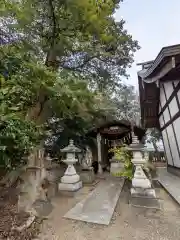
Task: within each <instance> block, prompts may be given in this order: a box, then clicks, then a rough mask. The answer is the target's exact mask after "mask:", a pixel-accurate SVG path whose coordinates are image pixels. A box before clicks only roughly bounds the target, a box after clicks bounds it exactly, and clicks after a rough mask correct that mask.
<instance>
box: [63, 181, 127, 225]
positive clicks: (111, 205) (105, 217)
mask: <svg viewBox="0 0 180 240" xmlns="http://www.w3.org/2000/svg"><path fill="white" fill-rule="evenodd" d="M123 184H124V179H115V178H114V179H113V180H110V179H108V180H107V181H103V182H101V183H100V184H99V185H98V186H97V187H96V188H95V189H94V190H93V191H92V192H91V193H89V194H88V196H87V197H86V198H85V199H83V200H82V201H81V202H80V203H78V204H76V206H75V207H74V208H72V209H71V210H70V211H69V212H68V213H67V214H65V216H64V217H65V218H70V219H73V220H80V221H85V222H90V223H97V224H103V225H109V223H110V221H111V218H112V215H113V213H114V209H115V207H116V204H117V201H118V199H119V195H120V193H121V190H122V187H123Z"/></svg>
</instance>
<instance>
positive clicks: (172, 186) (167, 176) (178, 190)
mask: <svg viewBox="0 0 180 240" xmlns="http://www.w3.org/2000/svg"><path fill="white" fill-rule="evenodd" d="M158 181H159V182H160V184H161V185H162V186H163V187H164V188H165V189H166V190H167V192H168V193H169V194H170V195H171V196H172V197H173V198H174V199H175V200H176V201H177V203H179V204H180V178H179V177H177V176H175V175H173V174H171V173H169V172H167V170H166V169H165V168H159V169H158Z"/></svg>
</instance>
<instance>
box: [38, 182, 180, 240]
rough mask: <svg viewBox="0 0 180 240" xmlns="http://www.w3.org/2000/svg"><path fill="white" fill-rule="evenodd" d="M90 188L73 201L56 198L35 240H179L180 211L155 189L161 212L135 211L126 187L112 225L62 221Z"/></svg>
mask: <svg viewBox="0 0 180 240" xmlns="http://www.w3.org/2000/svg"><path fill="white" fill-rule="evenodd" d="M92 190H93V187H84V188H83V189H82V190H80V191H79V192H78V193H77V194H76V196H75V197H74V198H67V197H62V196H61V197H56V198H54V199H53V201H52V203H53V205H54V209H53V211H52V213H51V214H50V216H49V219H48V220H46V221H45V222H44V223H43V225H42V228H41V234H40V235H39V237H38V238H37V239H38V240H72V239H73V240H92V239H93V240H94V239H99V240H116V239H119V240H131V239H132V240H133V239H137V240H178V239H180V227H179V226H180V207H179V206H178V205H177V204H176V203H175V202H174V200H172V199H171V197H170V196H169V195H168V194H167V193H166V192H165V191H164V190H163V189H162V188H157V189H156V190H157V195H158V197H159V198H160V199H161V206H162V210H153V209H144V208H135V207H132V206H131V205H130V204H128V201H129V189H128V186H127V185H125V187H124V189H123V191H122V193H121V195H120V198H119V201H118V204H117V207H116V210H115V213H114V215H113V218H112V221H111V224H110V225H109V226H102V225H96V224H90V223H85V222H80V221H73V220H68V219H65V218H63V216H64V214H65V213H66V212H67V211H68V210H69V209H71V208H72V207H73V206H74V205H75V204H76V203H77V202H79V201H81V200H82V199H83V198H84V197H85V196H86V195H87V194H88V193H89V192H90V191H92Z"/></svg>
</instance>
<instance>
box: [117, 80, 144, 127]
mask: <svg viewBox="0 0 180 240" xmlns="http://www.w3.org/2000/svg"><path fill="white" fill-rule="evenodd" d="M113 102H114V105H115V107H116V109H117V110H116V115H117V118H118V119H125V120H128V121H130V122H132V123H134V124H137V125H139V120H140V105H139V100H138V95H137V93H136V92H135V89H134V87H133V86H131V85H127V84H122V85H121V88H120V89H119V91H118V92H117V93H116V95H115V97H114V98H113Z"/></svg>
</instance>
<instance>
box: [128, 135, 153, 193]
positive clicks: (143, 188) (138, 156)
mask: <svg viewBox="0 0 180 240" xmlns="http://www.w3.org/2000/svg"><path fill="white" fill-rule="evenodd" d="M127 149H128V150H130V151H132V152H133V159H132V163H133V164H134V166H135V172H134V176H133V179H132V188H131V195H132V197H143V198H145V197H147V198H155V197H156V193H155V190H154V189H153V188H152V184H151V182H150V180H149V179H148V178H147V176H146V175H145V173H144V171H143V168H142V167H143V166H144V164H145V163H146V160H145V159H144V158H143V156H142V151H144V146H143V145H142V144H140V143H139V140H138V138H137V137H136V136H135V135H134V134H133V137H132V144H131V145H130V146H129V147H128V148H127Z"/></svg>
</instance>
